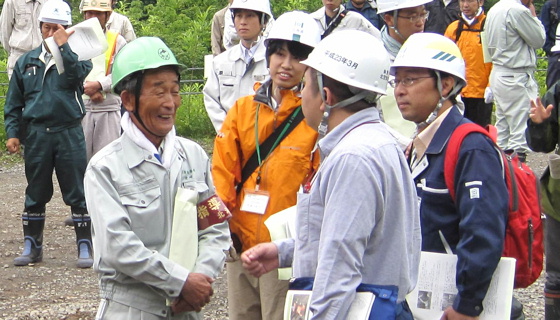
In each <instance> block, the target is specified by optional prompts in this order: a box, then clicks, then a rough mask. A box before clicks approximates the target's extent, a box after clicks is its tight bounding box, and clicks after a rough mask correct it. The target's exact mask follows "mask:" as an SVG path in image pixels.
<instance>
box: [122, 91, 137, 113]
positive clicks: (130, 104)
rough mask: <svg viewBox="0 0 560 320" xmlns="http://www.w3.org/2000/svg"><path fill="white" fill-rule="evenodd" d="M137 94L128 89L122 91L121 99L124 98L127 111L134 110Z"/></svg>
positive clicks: (123, 102) (123, 101)
mask: <svg viewBox="0 0 560 320" xmlns="http://www.w3.org/2000/svg"><path fill="white" fill-rule="evenodd" d="M135 98H136V96H135V95H133V94H132V93H131V92H130V91H128V90H124V91H123V92H121V100H122V104H123V106H124V108H125V109H126V111H128V112H131V113H132V112H134V109H135V108H134V107H135V104H136V99H135Z"/></svg>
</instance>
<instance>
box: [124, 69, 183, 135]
mask: <svg viewBox="0 0 560 320" xmlns="http://www.w3.org/2000/svg"><path fill="white" fill-rule="evenodd" d="M125 92H126V91H125ZM129 94H130V93H129ZM121 96H122V95H121ZM123 103H124V104H125V108H126V109H127V110H128V111H129V112H131V113H133V112H134V110H135V101H134V95H133V94H130V96H129V97H128V99H125V98H123ZM139 103H140V105H139V110H138V113H139V114H140V118H141V119H142V121H143V123H144V125H145V126H146V128H147V129H148V130H149V131H148V130H146V128H144V126H142V125H141V124H140V123H139V121H138V119H136V117H135V116H133V115H131V118H132V121H133V122H134V124H135V125H136V126H137V127H138V129H140V131H142V133H144V135H145V136H146V138H148V140H150V141H151V142H152V143H153V144H154V145H155V146H159V144H160V143H161V141H162V140H163V137H165V135H167V133H169V131H171V129H172V128H173V125H174V124H175V117H176V114H177V109H179V106H180V105H181V96H180V95H179V76H178V75H177V73H176V72H175V70H173V69H170V68H165V67H163V68H158V69H155V70H149V71H146V73H145V74H144V79H143V82H142V91H141V94H140V99H139ZM154 134H155V135H154Z"/></svg>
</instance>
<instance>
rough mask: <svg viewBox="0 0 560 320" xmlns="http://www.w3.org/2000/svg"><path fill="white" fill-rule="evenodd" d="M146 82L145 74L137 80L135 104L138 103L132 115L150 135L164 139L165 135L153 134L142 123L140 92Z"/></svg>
mask: <svg viewBox="0 0 560 320" xmlns="http://www.w3.org/2000/svg"><path fill="white" fill-rule="evenodd" d="M143 80H144V72H142V73H141V74H140V75H139V76H138V79H137V80H136V88H135V89H134V91H135V92H134V102H135V103H136V105H135V106H134V111H133V112H132V114H133V115H134V117H135V118H136V119H137V120H138V122H139V123H140V125H141V126H142V127H143V128H144V129H146V131H148V133H150V134H151V135H154V136H156V137H158V138H164V137H165V135H163V136H162V135H159V134H155V133H153V132H152V131H151V130H150V129H148V127H146V125H145V124H144V121H142V118H141V117H140V112H139V111H138V110H139V109H140V92H141V91H142V82H143Z"/></svg>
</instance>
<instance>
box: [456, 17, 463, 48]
mask: <svg viewBox="0 0 560 320" xmlns="http://www.w3.org/2000/svg"><path fill="white" fill-rule="evenodd" d="M464 26H465V23H464V22H463V18H459V24H458V25H457V30H455V42H458V41H459V38H460V37H461V33H462V32H463V28H464Z"/></svg>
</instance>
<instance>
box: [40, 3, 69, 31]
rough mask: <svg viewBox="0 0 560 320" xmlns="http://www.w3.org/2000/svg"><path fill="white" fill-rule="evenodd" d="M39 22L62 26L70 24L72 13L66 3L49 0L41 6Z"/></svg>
mask: <svg viewBox="0 0 560 320" xmlns="http://www.w3.org/2000/svg"><path fill="white" fill-rule="evenodd" d="M39 22H46V23H56V24H60V25H63V26H69V25H71V24H72V13H71V11H70V6H69V5H68V3H66V2H64V1H62V0H49V1H47V2H46V3H44V4H43V6H42V8H41V13H39Z"/></svg>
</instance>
